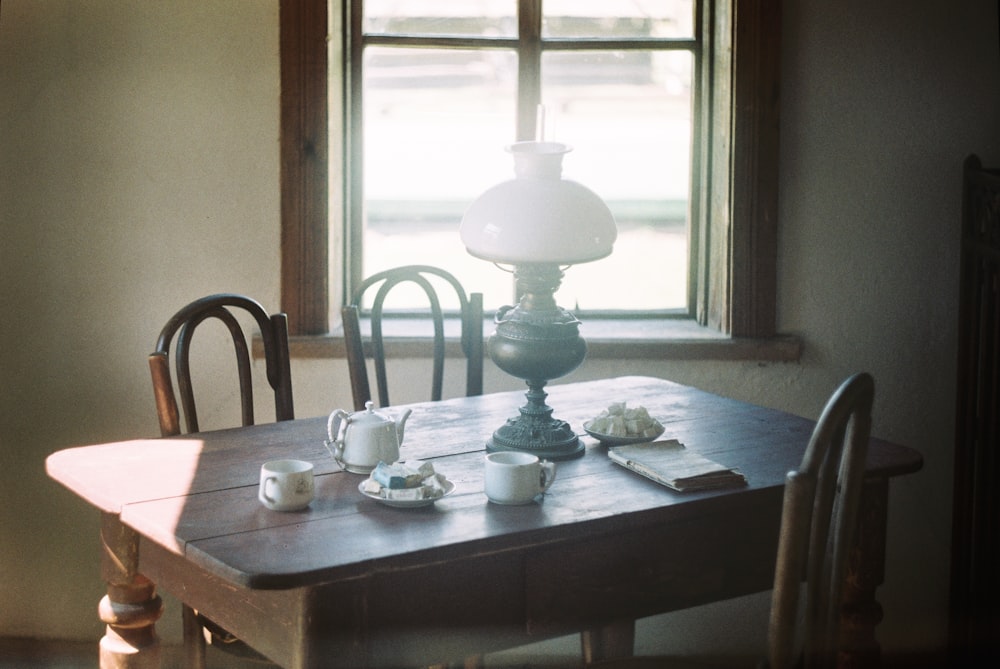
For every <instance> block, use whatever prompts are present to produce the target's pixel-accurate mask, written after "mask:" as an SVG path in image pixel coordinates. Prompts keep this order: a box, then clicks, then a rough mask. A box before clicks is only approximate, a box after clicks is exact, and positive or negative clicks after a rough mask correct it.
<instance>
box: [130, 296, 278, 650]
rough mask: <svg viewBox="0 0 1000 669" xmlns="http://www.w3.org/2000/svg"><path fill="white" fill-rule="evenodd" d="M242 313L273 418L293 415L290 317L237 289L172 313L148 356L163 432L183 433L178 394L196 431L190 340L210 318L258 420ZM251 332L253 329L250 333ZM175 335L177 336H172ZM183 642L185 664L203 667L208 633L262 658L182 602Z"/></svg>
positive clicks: (245, 420) (243, 402)
mask: <svg viewBox="0 0 1000 669" xmlns="http://www.w3.org/2000/svg"><path fill="white" fill-rule="evenodd" d="M238 316H249V317H251V318H252V319H253V321H254V322H255V323H256V325H257V334H259V336H260V338H261V341H262V348H263V351H264V359H265V369H266V376H267V381H268V384H269V385H270V386H271V389H272V390H273V391H274V414H275V420H279V421H281V420H291V419H293V418H295V412H294V409H293V405H292V373H291V366H290V360H289V355H288V319H287V317H286V316H285V314H283V313H277V314H274V315H268V313H267V312H266V311H265V310H264V307H262V306H261V305H260V303H258V302H257V301H255V300H253V299H251V298H249V297H245V296H243V295H235V294H229V293H224V294H218V295H209V296H208V297H203V298H200V299H198V300H195V301H194V302H191V303H190V304H188V305H186V306H185V307H184V308H182V309H181V310H180V311H178V312H177V313H176V314H174V315H173V316H172V317H171V318H170V320H168V321H167V323H166V325H164V326H163V329H162V330H161V331H160V336H159V337H158V338H157V340H156V350H155V351H153V352H152V353H151V354H150V355H149V371H150V373H151V374H152V377H153V395H154V397H155V399H156V414H157V417H158V418H159V421H160V434H161V435H162V436H164V437H173V436H177V435H179V434H181V424H180V416H179V409H178V404H177V395H178V394H179V395H180V400H181V402H180V404H181V406H182V407H183V410H184V419H185V423H186V425H187V431H188V432H197V431H198V413H197V404H196V403H195V397H194V384H193V382H192V379H191V364H190V353H191V342H192V338H193V336H194V333H195V330H196V328H197V327H198V326H199V325H200V324H201V323H203V322H205V321H207V320H210V319H217V320H219V321H220V322H222V323H223V324H224V325H225V326H226V329H227V330H228V332H229V336H230V338H231V340H232V344H233V350H234V353H235V355H236V367H237V370H238V374H239V386H240V393H239V397H240V414H241V418H242V424H243V425H244V426H246V425H253V424H254V401H253V376H252V368H251V364H250V348H249V344H248V337H247V333H245V332H244V330H243V326H242V325H241V324H240V321H239V319H238ZM251 334H252V333H251ZM175 336H176V341H175V340H174V337H175ZM172 347H173V349H174V353H175V355H174V369H175V374H176V377H177V386H178V393H175V392H174V387H173V380H172V378H171V372H170V351H171V348H172ZM183 616H184V646H185V660H186V666H187V667H189V668H191V669H199V668H201V667H204V666H205V634H204V631H205V630H207V631H208V632H209V635H208V636H209V639H210V640H211V641H212V642H213V645H215V646H217V647H219V648H222V649H224V650H225V651H226V652H228V653H230V654H234V655H239V656H241V657H245V658H248V659H258V658H257V657H256V655H257V654H256V653H255V652H254V651H253V650H252V649H249V648H247V647H246V645H245V644H243V643H242V642H241V641H240V640H239V639H238V638H236V637H234V636H233V635H232V634H231V633H229V632H227V631H226V630H225V629H223V628H222V627H220V626H219V625H217V624H216V623H214V622H213V621H212V620H210V619H207V618H205V617H204V616H202V615H200V614H199V613H198V612H197V611H195V610H193V609H191V608H190V607H188V606H185V607H184V610H183Z"/></svg>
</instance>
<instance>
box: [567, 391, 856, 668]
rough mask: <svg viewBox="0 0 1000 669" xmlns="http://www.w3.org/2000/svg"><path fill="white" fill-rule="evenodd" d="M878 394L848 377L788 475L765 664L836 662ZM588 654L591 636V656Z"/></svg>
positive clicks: (655, 662) (634, 663)
mask: <svg viewBox="0 0 1000 669" xmlns="http://www.w3.org/2000/svg"><path fill="white" fill-rule="evenodd" d="M874 394H875V384H874V381H873V380H872V377H871V376H870V375H868V374H866V373H859V374H856V375H854V376H852V377H850V378H848V379H847V380H846V381H844V382H843V383H842V384H841V385H840V387H839V388H838V389H837V390H836V391H835V392H834V394H833V395H832V396H831V397H830V399H829V401H828V402H827V404H826V407H825V408H824V409H823V413H822V414H821V415H820V418H819V421H818V422H817V424H816V427H815V429H814V430H813V433H812V437H811V439H810V441H809V445H808V446H807V447H806V452H805V455H804V457H803V458H802V464H801V465H800V466H799V468H798V469H797V470H795V471H791V472H789V473H788V476H787V477H786V481H785V492H784V499H783V505H782V512H781V529H780V534H779V537H778V557H777V563H776V565H775V574H774V590H773V592H772V596H771V611H770V619H769V627H768V640H767V657H766V659H764V660H763V662H762V663H761V665H760V666H762V667H769V668H770V669H789V668H791V667H800V668H802V669H827V668H828V667H834V666H836V660H837V649H838V635H839V630H840V626H839V625H840V608H841V594H842V590H843V585H844V581H845V579H846V576H847V563H848V557H849V553H850V551H851V549H852V547H853V544H854V538H855V530H856V528H857V526H858V523H859V507H860V498H861V484H862V479H863V478H864V468H865V456H866V454H867V452H868V438H869V435H870V432H871V408H872V401H873V399H874ZM586 655H587V649H586V642H585V644H584V656H585V657H584V659H585V661H587V660H588V658H587V657H586ZM690 664H691V662H686V664H685V662H684V661H674V659H673V658H662V657H650V656H646V657H639V656H636V657H629V658H622V659H614V660H605V661H601V662H594V663H588V666H590V667H601V668H602V669H609V668H613V669H626V668H629V669H638V668H640V667H642V668H647V667H650V668H651V667H658V668H664V667H674V666H682V665H684V666H690Z"/></svg>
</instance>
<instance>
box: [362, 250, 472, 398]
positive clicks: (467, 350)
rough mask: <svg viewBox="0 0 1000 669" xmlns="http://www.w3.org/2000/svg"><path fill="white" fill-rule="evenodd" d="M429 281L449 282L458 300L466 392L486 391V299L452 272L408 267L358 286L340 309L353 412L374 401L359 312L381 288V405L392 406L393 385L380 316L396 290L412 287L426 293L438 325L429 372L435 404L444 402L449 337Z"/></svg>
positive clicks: (377, 334)
mask: <svg viewBox="0 0 1000 669" xmlns="http://www.w3.org/2000/svg"><path fill="white" fill-rule="evenodd" d="M428 277H439V278H440V279H443V280H444V281H445V282H447V283H448V284H449V285H450V286H451V287H452V288H453V289H454V291H455V294H456V295H457V296H458V302H459V306H460V315H461V326H462V333H461V344H462V353H463V354H464V355H465V359H466V381H465V394H466V395H467V396H470V397H471V396H473V395H481V394H482V392H483V296H482V294H481V293H471V294H469V295H468V296H466V293H465V289H464V288H462V284H461V283H459V281H458V279H456V278H455V277H454V276H453V275H452V274H450V273H449V272H446V271H445V270H443V269H440V268H437V267H431V266H429V265H405V266H402V267H396V268H394V269H389V270H385V271H382V272H378V273H377V274H373V275H371V276H370V277H368V278H367V279H365V280H364V281H362V282H361V284H360V285H359V286H358V287H357V289H356V290H355V291H354V296H353V297H352V299H351V301H350V303H349V304H347V305H345V306H344V308H343V309H342V316H343V321H344V343H345V345H346V347H347V365H348V370H349V373H350V377H351V391H352V393H353V396H354V408H355V409H358V410H360V409H363V408H364V407H365V403H366V402H368V401H369V400H371V399H372V396H371V385H370V384H369V382H368V367H367V365H366V363H365V346H364V342H363V340H362V334H361V324H360V315H359V314H360V310H361V305H362V298H363V297H364V295H365V293H366V292H367V291H368V290H369V289H370V288H372V287H374V286H377V287H378V289H377V291H376V293H375V297H374V298H373V302H372V306H371V348H370V350H371V357H372V360H373V362H374V367H375V380H376V384H377V388H378V401H379V406H383V407H384V406H389V387H388V377H387V373H386V363H385V358H386V355H385V338H384V337H383V333H382V316H383V310H384V305H385V299H386V297H387V296H388V294H389V291H391V290H392V289H393V288H394V287H396V286H398V285H399V284H402V283H413V284H416V285H417V286H419V287H420V289H421V290H423V292H424V294H425V295H426V297H427V301H428V303H429V306H430V316H431V320H432V322H433V326H434V341H433V349H432V353H433V361H432V372H431V395H430V399H431V401H435V402H436V401H438V400H440V399H441V392H442V386H443V382H444V359H445V336H444V320H445V319H444V312H443V310H442V308H441V301H440V299H439V297H438V293H437V290H436V289H435V287H434V284H432V283H431V281H430V280H429V278H428Z"/></svg>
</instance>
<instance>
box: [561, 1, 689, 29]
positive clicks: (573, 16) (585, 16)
mask: <svg viewBox="0 0 1000 669" xmlns="http://www.w3.org/2000/svg"><path fill="white" fill-rule="evenodd" d="M542 11H543V12H544V17H543V19H542V36H543V37H600V38H608V37H619V38H643V37H674V38H683V37H693V36H694V1H693V0H618V1H617V2H610V1H609V0H544V3H543V4H542Z"/></svg>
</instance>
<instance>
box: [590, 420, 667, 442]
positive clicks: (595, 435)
mask: <svg viewBox="0 0 1000 669" xmlns="http://www.w3.org/2000/svg"><path fill="white" fill-rule="evenodd" d="M591 423H592V421H589V420H588V421H586V422H584V424H583V430H584V432H586V433H587V434H589V435H590V436H591V437H593V438H594V439H596V440H597V441H599V442H601V443H602V444H604V445H605V446H625V445H626V444H641V443H643V442H644V441H654V440H656V439H658V438H659V437H660V435H661V434H663V432H664V431H665V430H666V428H664V427H662V426H661V427H660V430H659V432H657V433H656V434H654V435H653V436H652V437H639V436H632V437H615V436H612V435H610V434H601V433H600V432H594V431H593V430H591V429H590V425H591Z"/></svg>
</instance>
